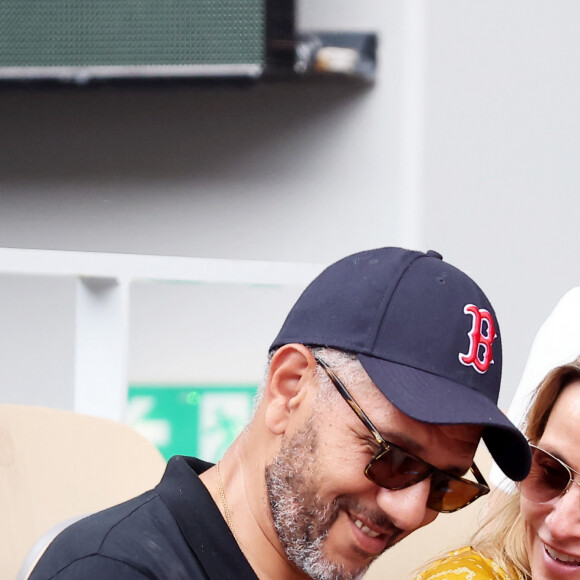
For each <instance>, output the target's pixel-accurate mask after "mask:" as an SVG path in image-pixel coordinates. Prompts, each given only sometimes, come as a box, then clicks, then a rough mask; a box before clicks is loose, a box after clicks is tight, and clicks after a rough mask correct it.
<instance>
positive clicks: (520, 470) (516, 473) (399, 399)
mask: <svg viewBox="0 0 580 580" xmlns="http://www.w3.org/2000/svg"><path fill="white" fill-rule="evenodd" d="M357 356H358V359H359V360H360V362H361V364H362V365H363V367H364V369H365V371H366V372H367V373H368V375H369V376H370V378H371V379H372V381H373V382H374V383H375V385H376V386H377V387H378V389H379V390H380V391H381V392H382V393H383V394H384V395H385V397H387V399H388V400H389V401H390V402H391V403H392V404H393V405H395V407H397V408H398V409H399V410H400V411H402V412H403V413H405V415H408V416H409V417H412V418H413V419H416V420H418V421H422V422H424V423H432V424H445V425H463V424H470V425H481V426H482V427H483V428H484V430H483V440H484V441H485V444H486V446H487V448H488V449H489V452H490V453H491V456H492V457H493V459H494V460H495V462H496V463H497V464H498V466H499V467H500V469H501V470H502V471H503V472H504V473H505V474H506V475H507V476H508V477H509V478H510V479H513V480H515V481H520V480H522V479H524V478H525V477H526V475H527V474H528V472H529V470H530V463H531V456H530V449H529V445H528V442H527V441H526V438H525V437H524V435H523V434H522V433H521V432H520V431H519V430H518V429H517V428H516V427H515V425H514V424H513V423H511V421H509V419H508V418H507V417H506V416H505V415H504V414H503V413H502V412H501V411H500V410H499V409H498V407H497V406H496V404H495V403H494V402H493V401H491V400H490V399H488V398H487V397H486V396H484V395H482V394H481V393H479V392H477V391H474V390H473V389H471V388H469V387H467V386H465V385H461V384H459V383H455V382H453V381H450V380H449V379H444V378H442V377H439V376H437V375H434V374H432V373H428V372H425V371H422V370H419V369H415V368H411V367H408V366H405V365H401V364H398V363H394V362H390V361H385V360H382V359H379V358H375V357H371V356H368V355H363V354H358V355H357Z"/></svg>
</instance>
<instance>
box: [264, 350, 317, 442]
mask: <svg viewBox="0 0 580 580" xmlns="http://www.w3.org/2000/svg"><path fill="white" fill-rule="evenodd" d="M315 372H316V361H315V360H314V357H313V356H312V353H311V352H310V350H309V349H308V348H306V347H305V346H304V345H303V344H286V345H284V346H282V347H280V348H279V349H278V350H277V351H276V352H275V353H274V356H273V357H272V360H271V362H270V372H269V375H268V381H267V383H266V392H265V393H264V396H265V403H266V413H265V420H266V425H267V426H268V427H269V429H270V430H271V431H272V432H273V433H275V434H276V435H281V434H282V433H284V432H285V431H286V428H287V425H288V421H289V419H290V415H291V414H292V413H293V412H294V411H296V410H297V409H298V408H299V407H300V405H301V404H303V403H304V401H305V399H306V396H307V394H308V386H309V385H311V383H312V379H313V377H314V374H315Z"/></svg>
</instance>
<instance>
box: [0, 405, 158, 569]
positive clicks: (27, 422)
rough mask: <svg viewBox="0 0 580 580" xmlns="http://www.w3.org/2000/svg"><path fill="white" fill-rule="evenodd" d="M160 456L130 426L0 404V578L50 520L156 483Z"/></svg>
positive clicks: (87, 510)
mask: <svg viewBox="0 0 580 580" xmlns="http://www.w3.org/2000/svg"><path fill="white" fill-rule="evenodd" d="M164 468H165V461H164V459H163V457H162V455H161V454H160V453H159V451H158V450H157V448H156V447H154V446H153V445H152V444H151V443H149V442H148V441H147V440H145V439H144V438H143V437H141V436H140V435H139V434H138V433H136V432H135V431H134V430H132V429H131V428H130V427H128V426H126V425H123V424H121V423H116V422H114V421H109V420H106V419H98V418H95V417H89V416H84V415H80V414H77V413H73V412H71V411H64V410H56V409H45V408H39V407H30V406H24V405H0V522H1V525H0V578H1V579H2V580H12V579H13V578H15V577H16V573H17V571H18V568H19V566H20V564H21V562H22V560H23V559H24V558H25V556H26V554H27V553H28V551H29V550H30V548H31V547H32V546H33V545H34V543H35V541H36V540H37V539H38V538H39V537H40V536H41V535H42V534H44V533H45V532H46V531H47V530H48V529H49V528H51V527H52V526H53V525H55V524H58V523H59V522H62V521H63V520H66V519H68V518H71V517H74V516H77V515H79V514H85V513H90V512H93V511H96V510H98V509H102V508H105V507H109V506H111V505H114V504H116V503H119V502H121V501H123V500H125V499H129V498H130V497H133V496H135V495H137V494H139V493H141V492H143V491H145V490H147V489H150V488H151V487H153V486H154V485H155V484H156V483H157V482H158V481H159V479H160V478H161V476H162V474H163V470H164Z"/></svg>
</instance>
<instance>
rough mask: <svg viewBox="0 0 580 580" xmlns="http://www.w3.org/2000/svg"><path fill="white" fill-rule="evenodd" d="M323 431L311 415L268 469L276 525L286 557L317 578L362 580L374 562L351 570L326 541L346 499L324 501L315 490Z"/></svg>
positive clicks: (317, 579)
mask: <svg viewBox="0 0 580 580" xmlns="http://www.w3.org/2000/svg"><path fill="white" fill-rule="evenodd" d="M316 449H317V429H316V425H315V419H314V418H313V417H312V418H310V419H309V420H308V421H307V423H306V425H305V426H304V428H303V429H302V430H300V431H299V432H297V433H296V434H295V435H293V436H292V438H291V439H290V440H289V441H287V442H286V443H285V444H283V446H282V448H281V449H280V452H279V453H278V455H277V456H276V457H275V458H274V460H273V462H272V463H271V464H270V465H268V466H267V468H266V487H267V491H268V499H269V502H270V509H271V511H272V517H273V520H274V526H275V528H276V531H277V533H278V538H279V540H280V543H281V544H282V547H283V548H284V551H285V552H286V556H287V557H288V559H289V560H290V561H291V562H293V563H294V564H295V565H296V566H297V567H298V568H299V569H300V570H302V571H303V572H305V573H306V574H307V575H308V576H310V578H312V579H313V580H359V579H360V578H362V576H363V575H364V573H365V572H366V570H367V568H368V565H366V566H364V567H363V568H361V569H358V570H354V571H348V570H345V568H344V566H343V565H342V564H340V563H337V562H333V561H331V560H329V559H328V558H327V557H326V556H325V554H324V541H325V540H326V537H327V536H328V532H329V530H330V528H331V526H332V524H333V523H334V522H335V521H336V519H337V518H338V516H339V514H340V511H341V510H342V509H343V507H344V503H345V502H346V500H344V501H342V500H340V499H339V500H336V501H334V502H333V503H331V504H325V503H323V502H322V501H321V500H320V498H319V497H318V496H317V495H316V492H315V491H314V490H315V489H316V486H315V485H314V481H315V479H314V476H315V473H316V470H315V463H316Z"/></svg>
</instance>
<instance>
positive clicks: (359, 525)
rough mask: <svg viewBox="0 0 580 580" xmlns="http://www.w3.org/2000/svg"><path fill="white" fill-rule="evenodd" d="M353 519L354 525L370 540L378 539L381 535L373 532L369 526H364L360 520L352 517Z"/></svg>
mask: <svg viewBox="0 0 580 580" xmlns="http://www.w3.org/2000/svg"><path fill="white" fill-rule="evenodd" d="M351 519H352V521H353V523H354V525H355V526H356V527H357V528H358V529H359V530H360V531H361V532H363V534H365V535H367V536H368V537H369V538H378V537H379V536H380V535H381V533H380V532H376V531H374V530H371V529H370V528H369V527H368V526H367V525H365V524H363V523H362V522H361V521H360V520H359V519H358V518H354V517H352V518H351Z"/></svg>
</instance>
